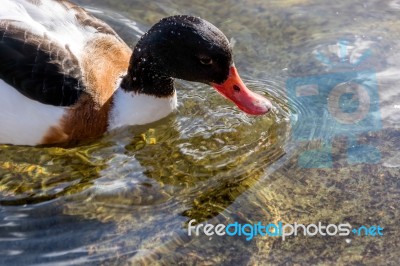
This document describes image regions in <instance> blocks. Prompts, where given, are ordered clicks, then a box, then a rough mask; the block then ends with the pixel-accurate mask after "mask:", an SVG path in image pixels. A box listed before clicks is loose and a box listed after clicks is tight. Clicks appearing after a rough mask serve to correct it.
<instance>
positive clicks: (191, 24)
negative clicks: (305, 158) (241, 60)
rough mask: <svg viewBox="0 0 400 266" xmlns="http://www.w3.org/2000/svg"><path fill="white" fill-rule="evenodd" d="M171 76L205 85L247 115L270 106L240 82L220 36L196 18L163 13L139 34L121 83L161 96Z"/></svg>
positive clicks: (166, 92) (170, 89)
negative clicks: (168, 15) (157, 20)
mask: <svg viewBox="0 0 400 266" xmlns="http://www.w3.org/2000/svg"><path fill="white" fill-rule="evenodd" d="M173 78H179V79H184V80H188V81H196V82H202V83H206V84H210V85H212V86H213V87H214V88H215V89H216V90H218V91H219V92H220V93H221V94H223V95H224V96H225V97H227V98H228V99H230V100H232V101H233V102H234V103H236V105H238V107H239V108H240V109H242V110H243V111H245V112H247V113H250V114H262V113H266V112H268V111H269V109H270V107H271V104H270V103H269V101H268V100H266V99H265V98H263V97H261V96H259V95H257V94H255V93H253V92H251V91H249V90H248V89H247V88H246V86H245V85H244V84H243V82H242V81H241V79H240V77H239V76H238V74H237V71H236V68H235V67H234V65H233V58H232V48H231V46H230V44H229V41H228V39H227V38H226V37H225V35H224V34H223V33H222V32H221V31H220V30H219V29H218V28H217V27H215V26H214V25H212V24H211V23H209V22H207V21H205V20H203V19H201V18H198V17H192V16H185V15H181V16H172V17H167V18H164V19H162V20H160V21H159V22H158V23H157V24H155V25H154V26H153V27H152V28H151V29H150V30H149V31H148V32H147V33H146V34H144V35H143V36H142V38H141V39H140V40H139V42H138V43H137V45H136V47H135V49H134V52H133V55H132V57H131V61H130V66H129V70H128V74H127V75H126V76H125V77H124V79H123V81H122V83H121V87H122V88H123V89H125V90H128V91H134V92H136V93H144V94H149V95H154V96H156V97H167V96H170V95H172V94H173V93H174V88H173Z"/></svg>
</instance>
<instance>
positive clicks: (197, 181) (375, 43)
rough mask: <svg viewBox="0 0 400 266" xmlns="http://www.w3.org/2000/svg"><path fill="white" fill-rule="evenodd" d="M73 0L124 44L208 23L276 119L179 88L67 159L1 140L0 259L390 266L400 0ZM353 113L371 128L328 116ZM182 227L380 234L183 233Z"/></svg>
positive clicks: (197, 89) (394, 249)
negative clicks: (289, 227)
mask: <svg viewBox="0 0 400 266" xmlns="http://www.w3.org/2000/svg"><path fill="white" fill-rule="evenodd" d="M78 2H79V3H80V4H82V5H84V6H86V7H88V8H89V9H90V10H91V11H92V12H94V14H96V15H97V16H99V17H100V18H102V19H104V20H106V21H107V22H109V23H110V24H111V25H113V27H114V28H115V29H116V30H117V32H118V33H119V34H120V35H121V37H122V38H123V39H124V40H126V41H127V42H128V43H129V44H130V45H131V46H132V47H133V45H134V44H135V43H136V41H137V40H138V38H139V37H140V35H141V34H143V32H145V31H146V30H147V29H148V28H149V27H150V26H151V25H152V24H154V23H155V22H157V21H158V20H159V19H160V18H161V17H165V16H168V15H172V14H180V13H185V14H193V15H198V16H201V17H203V18H205V19H207V20H209V21H211V22H212V23H214V24H215V25H217V26H218V27H219V28H220V29H221V30H222V31H223V32H224V33H225V34H226V35H227V36H228V38H232V39H231V41H232V42H234V43H235V46H234V55H235V62H236V66H237V68H238V70H239V72H240V74H241V76H242V77H243V79H244V81H245V83H246V84H248V87H249V88H250V89H252V90H255V91H257V92H258V93H260V94H263V95H265V96H267V97H269V98H270V99H271V101H272V102H274V110H273V112H272V113H271V114H269V115H268V116H263V117H257V118H255V117H249V116H246V115H245V114H243V113H241V112H240V111H238V110H237V109H236V108H235V107H234V106H232V104H230V103H228V102H227V101H226V100H225V99H223V98H222V97H220V96H219V95H218V94H217V93H216V92H215V91H213V90H212V89H211V88H209V87H208V86H205V85H202V84H195V83H189V82H185V81H177V82H176V87H177V89H178V97H179V101H180V105H179V108H178V111H177V112H176V113H174V114H172V115H170V116H169V117H167V118H165V119H163V120H162V121H159V122H157V123H154V124H151V125H146V126H141V127H130V128H125V129H123V130H120V131H118V132H114V133H112V134H110V135H107V136H105V137H104V138H102V139H100V140H98V141H94V142H89V143H83V144H81V145H80V146H79V147H75V148H70V149H63V148H34V147H13V146H6V145H2V146H0V176H1V177H0V224H1V226H0V255H1V256H0V264H2V265H4V264H9V265H24V264H37V265H54V264H55V263H57V264H60V265H68V264H74V265H77V264H85V265H90V264H93V265H98V264H100V263H102V264H105V265H108V264H112V265H115V264H129V263H130V264H137V263H142V264H154V263H155V262H156V261H157V262H158V263H159V264H176V263H179V262H180V263H184V264H211V263H216V264H265V263H269V264H294V263H297V264H352V263H355V264H357V263H358V264H384V263H385V264H392V265H396V264H398V263H399V259H398V257H399V255H400V254H399V251H398V246H399V244H400V243H399V240H400V238H399V234H398V230H397V227H398V226H399V222H398V221H399V217H400V215H399V208H398V205H399V200H400V197H399V195H400V193H399V192H400V184H399V167H400V160H399V158H400V156H399V155H400V151H399V148H398V147H399V145H398V143H399V141H400V133H399V126H400V125H399V121H400V119H399V118H400V108H399V107H398V106H399V100H400V96H399V89H398V84H400V80H399V79H400V78H399V73H400V72H399V71H400V69H399V65H400V57H399V54H400V42H399V37H400V35H399V32H400V31H399V30H400V22H399V20H398V18H399V16H400V3H399V1H372V0H371V1H349V2H343V3H335V2H332V1H316V0H312V1H311V0H310V1H307V0H295V1H269V2H268V3H267V2H265V1H257V0H252V1H247V2H246V3H233V2H231V1H219V2H218V3H216V2H215V3H208V4H207V5H205V4H204V3H202V2H201V1H194V2H186V1H178V0H176V1H163V2H161V3H159V2H148V1H125V0H119V1H107V0H102V1H90V0H85V1H83V0H81V1H78ZM315 84H317V85H318V86H315ZM360 86H361V87H360ZM299 88H300V89H299ZM349 88H350V89H349ZM351 88H353V89H351ZM357 88H358V89H357ZM360 88H367V89H366V90H367V91H368V92H369V94H367V96H365V95H364V94H362V92H363V91H364V90H363V89H360ZM299 90H300V92H299ZM334 90H336V91H337V92H339V93H337V94H335V93H332V91H334ZM318 91H319V92H320V93H319V94H318V95H316V92H318ZM357 93H358V94H357ZM302 95H303V96H302ZM307 95H308V96H307ZM363 95H364V96H363ZM304 96H305V97H304ZM330 103H338V106H339V107H337V108H336V109H335V106H333V107H332V105H329V104H330ZM367 104H368V106H370V108H367V109H366V113H365V114H364V113H362V112H361V111H363V108H361V107H362V106H366V105H367ZM329 106H330V107H329ZM357 110H361V111H360V112H361V116H362V117H367V118H368V119H364V120H361V122H360V121H357V119H356V118H354V116H352V115H350V116H347V117H348V118H349V119H350V120H349V121H347V123H345V122H343V123H338V122H337V121H338V120H337V119H338V118H339V119H340V118H342V119H346V114H355V112H357ZM351 119H353V120H351ZM191 219H196V220H197V221H198V222H208V223H211V224H217V223H224V224H228V223H231V222H234V221H238V222H240V223H257V222H258V221H261V222H263V223H270V222H279V221H282V222H284V223H294V222H297V223H304V224H311V223H316V224H317V223H318V222H319V221H321V222H323V223H336V224H339V223H345V222H348V223H350V224H352V225H353V226H360V225H367V226H370V225H378V224H379V225H381V226H382V227H384V228H385V229H384V232H385V234H384V236H382V237H355V236H353V235H350V236H348V237H339V236H336V237H322V236H315V237H304V236H298V237H296V238H294V237H292V238H289V239H287V240H285V241H282V240H281V239H280V238H277V237H255V238H254V239H252V240H251V241H246V240H245V237H228V236H225V237H217V236H212V237H209V236H205V235H201V236H197V237H195V236H190V237H189V236H188V234H187V229H186V226H187V223H188V222H189V221H190V220H191Z"/></svg>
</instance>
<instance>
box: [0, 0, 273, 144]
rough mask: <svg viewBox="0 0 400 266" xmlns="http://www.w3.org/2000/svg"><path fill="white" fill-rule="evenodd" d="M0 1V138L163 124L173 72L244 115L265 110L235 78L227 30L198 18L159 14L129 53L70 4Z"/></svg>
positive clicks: (41, 140) (73, 135)
mask: <svg viewBox="0 0 400 266" xmlns="http://www.w3.org/2000/svg"><path fill="white" fill-rule="evenodd" d="M0 4H1V8H0V143H7V144H16V145H39V144H56V143H71V142H77V141H80V140H85V139H90V138H96V137H99V136H101V135H102V134H103V133H105V132H107V131H110V130H113V129H115V128H118V127H122V126H125V125H139V124H146V123H150V122H153V121H156V120H159V119H161V118H163V117H165V116H167V115H168V114H169V113H171V112H172V111H173V110H174V109H175V108H176V107H177V100H176V93H175V89H174V85H173V81H174V78H179V79H184V80H189V81H195V82H202V83H206V84H209V85H211V86H212V87H214V88H215V89H216V90H217V91H218V92H219V93H220V94H222V95H223V96H225V97H226V98H228V99H229V100H231V101H232V102H234V103H235V104H236V105H237V106H238V107H239V108H240V109H241V110H243V111H244V112H246V113H248V114H252V115H260V114H264V113H267V112H268V111H269V110H270V109H271V103H270V102H269V101H268V100H267V99H265V98H264V97H262V96H260V95H258V94H256V93H254V92H252V91H250V90H249V89H247V88H246V86H245V85H244V83H243V82H242V80H241V79H240V77H239V75H238V73H237V70H236V68H235V66H234V64H233V59H232V49H231V47H230V44H229V41H228V39H227V38H226V37H225V35H224V34H223V33H222V32H221V31H220V30H219V29H218V28H216V27H215V26H214V25H212V24H211V23H209V22H207V21H205V20H203V19H201V18H198V17H192V16H186V15H181V16H172V17H167V18H163V19H161V20H160V21H159V22H158V23H157V24H155V25H154V26H153V27H152V28H151V29H150V30H149V31H148V32H147V33H146V34H144V35H143V37H142V38H141V39H140V40H139V42H138V43H137V44H136V46H135V48H134V50H133V52H132V50H131V49H130V48H129V47H128V45H127V44H125V43H124V42H123V41H122V40H121V38H120V37H119V36H118V35H117V34H116V33H115V31H114V30H113V29H112V28H111V27H110V26H108V25H107V24H106V23H105V22H103V21H101V20H99V19H97V18H95V17H93V16H92V15H90V14H89V13H88V12H86V11H85V10H84V9H83V8H81V7H79V6H77V5H76V4H73V3H72V2H69V1H67V0H1V3H0Z"/></svg>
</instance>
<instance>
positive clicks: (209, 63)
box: [199, 56, 213, 65]
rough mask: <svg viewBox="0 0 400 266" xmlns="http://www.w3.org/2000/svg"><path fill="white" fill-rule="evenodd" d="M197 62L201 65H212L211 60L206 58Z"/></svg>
mask: <svg viewBox="0 0 400 266" xmlns="http://www.w3.org/2000/svg"><path fill="white" fill-rule="evenodd" d="M199 60H200V63H201V64H202V65H212V63H213V60H212V59H211V58H210V57H208V56H202V57H200V58H199Z"/></svg>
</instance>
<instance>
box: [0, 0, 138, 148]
mask: <svg viewBox="0 0 400 266" xmlns="http://www.w3.org/2000/svg"><path fill="white" fill-rule="evenodd" d="M0 5H1V8H0V106H1V110H0V123H1V124H2V126H1V128H0V143H12V144H28V145H36V144H40V143H46V142H63V141H65V140H66V139H71V138H74V136H73V135H75V137H76V135H77V134H81V135H82V138H87V137H88V135H90V134H92V135H98V134H101V133H103V132H100V131H104V130H105V125H103V124H104V122H101V123H100V122H99V121H97V120H98V119H99V117H98V116H99V115H97V116H96V114H95V113H93V114H92V113H90V114H88V111H87V110H86V111H85V110H83V109H84V108H88V104H89V105H91V106H90V108H92V109H95V107H96V108H97V109H101V108H102V105H103V104H105V103H106V102H107V100H108V98H109V97H110V95H111V94H112V93H113V90H114V89H115V84H114V83H115V80H116V79H117V78H118V75H120V74H121V72H123V71H126V68H127V65H128V61H129V55H130V49H129V48H128V47H127V46H126V44H125V43H123V42H122V41H121V39H120V38H119V37H118V35H117V34H116V33H115V32H114V31H113V30H112V29H111V28H110V27H109V26H108V25H107V24H105V23H104V22H102V21H101V20H98V19H96V18H94V17H93V16H91V15H90V14H88V13H87V12H86V11H85V10H84V9H82V8H80V7H78V6H76V5H75V4H73V3H71V2H69V1H65V0H57V1H56V0H2V1H1V3H0ZM111 53H113V54H111ZM118 56H119V58H118ZM110 58H113V60H114V61H113V60H111V61H110ZM104 77H107V78H106V79H105V78H104ZM100 83H101V84H100ZM79 102H82V104H79ZM83 103H85V106H83ZM81 109H82V111H85V113H86V115H87V116H88V117H86V120H94V121H96V122H97V125H96V126H98V125H99V124H102V126H101V129H94V128H90V127H91V125H90V124H88V125H87V128H86V129H84V130H87V131H88V132H86V133H85V132H73V131H74V130H71V129H67V128H66V127H67V125H66V123H67V124H68V123H69V124H75V125H76V122H74V121H71V119H73V117H76V113H79V110H81ZM94 112H95V111H94ZM90 116H94V117H90ZM101 116H102V117H104V114H101ZM102 119H103V118H102ZM103 120H105V118H104V119H103ZM94 123H95V122H94ZM49 128H52V129H57V130H56V131H58V133H57V134H56V135H57V138H60V139H52V140H50V141H43V138H46V134H48V133H49V132H48V131H49ZM94 131H96V132H94ZM97 131H99V132H97ZM51 138H54V136H51Z"/></svg>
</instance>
